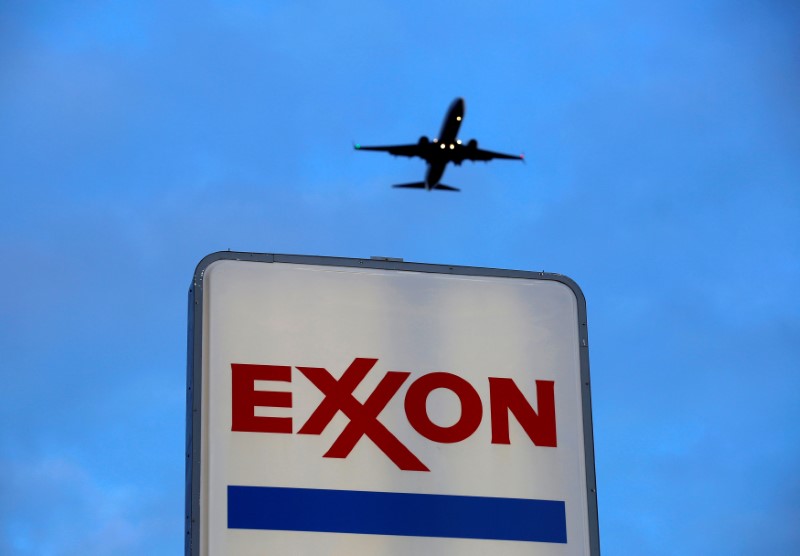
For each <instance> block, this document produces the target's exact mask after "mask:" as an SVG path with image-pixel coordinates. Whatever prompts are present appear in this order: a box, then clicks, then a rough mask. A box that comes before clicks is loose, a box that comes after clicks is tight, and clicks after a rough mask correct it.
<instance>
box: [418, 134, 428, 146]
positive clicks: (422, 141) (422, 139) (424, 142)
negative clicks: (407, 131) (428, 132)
mask: <svg viewBox="0 0 800 556" xmlns="http://www.w3.org/2000/svg"><path fill="white" fill-rule="evenodd" d="M429 143H430V140H429V139H428V138H427V137H425V136H424V135H423V136H422V137H420V138H419V144H420V145H422V146H424V145H427V144H429Z"/></svg>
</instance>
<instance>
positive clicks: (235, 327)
mask: <svg viewBox="0 0 800 556" xmlns="http://www.w3.org/2000/svg"><path fill="white" fill-rule="evenodd" d="M586 346H587V340H586V325H585V307H584V301H583V296H582V294H581V293H580V290H579V289H578V288H577V286H575V285H574V283H573V282H571V281H570V280H569V279H566V278H564V277H562V276H558V275H552V274H544V273H527V272H512V271H499V270H491V269H478V268H464V267H440V266H435V265H421V264H411V263H401V262H392V261H372V260H367V261H364V260H358V259H327V258H319V257H317V258H314V257H300V256H279V255H254V254H245V253H218V254H215V255H211V256H209V257H207V258H206V259H204V261H203V262H201V264H200V266H199V267H198V271H197V274H196V276H195V281H194V284H193V287H192V289H191V292H190V353H189V356H190V357H189V359H190V361H189V374H190V379H189V403H188V413H189V423H188V427H189V431H188V442H187V446H188V448H187V456H188V457H187V460H188V463H187V542H186V547H187V554H191V555H192V556H222V555H224V556H256V555H259V556H263V555H273V554H292V555H298V554H308V555H315V556H318V555H323V554H341V555H347V556H352V555H357V554H364V555H367V554H368V555H405V554H409V555H411V554H424V555H459V556H464V555H475V556H485V555H486V554H492V555H498V556H522V555H529V556H530V555H536V556H544V555H549V556H577V555H591V556H596V555H597V554H599V547H598V540H597V513H596V512H597V509H596V497H595V490H594V489H595V484H594V462H593V454H592V449H593V448H592V436H591V434H592V431H591V416H590V404H589V380H588V360H587V347H586Z"/></svg>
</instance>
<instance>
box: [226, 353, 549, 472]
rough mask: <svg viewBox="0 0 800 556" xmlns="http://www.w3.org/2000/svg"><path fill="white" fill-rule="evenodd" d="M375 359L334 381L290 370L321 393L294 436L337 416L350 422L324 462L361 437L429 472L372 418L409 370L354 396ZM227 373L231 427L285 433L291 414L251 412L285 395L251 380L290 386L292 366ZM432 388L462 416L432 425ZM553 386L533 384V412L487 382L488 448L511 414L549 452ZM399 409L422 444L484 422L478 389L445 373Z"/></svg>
mask: <svg viewBox="0 0 800 556" xmlns="http://www.w3.org/2000/svg"><path fill="white" fill-rule="evenodd" d="M377 361H378V360H377V359H370V358H364V357H357V358H356V359H354V360H353V362H352V363H351V364H350V366H349V367H348V368H347V369H346V370H345V372H344V373H343V374H342V376H341V377H340V378H339V379H338V380H337V379H336V378H334V376H333V375H332V374H331V373H330V372H328V370H327V369H325V368H322V367H296V368H297V370H299V371H300V372H301V373H302V374H303V375H304V376H305V377H306V378H307V379H308V380H309V381H310V382H311V383H312V384H313V385H314V386H316V387H317V388H318V389H319V390H320V392H322V393H323V394H324V396H325V397H324V398H323V400H322V402H320V404H319V406H318V407H317V408H316V409H315V410H314V412H313V413H312V414H311V416H310V417H309V418H308V420H307V421H306V422H305V423H304V424H303V426H302V427H300V430H298V431H297V434H311V435H320V434H322V432H323V431H324V430H325V429H326V428H327V426H328V425H329V424H330V422H331V421H332V420H333V418H334V417H335V416H336V414H337V413H338V412H340V411H341V412H342V414H344V415H346V416H347V418H348V419H349V420H350V421H349V422H348V424H347V425H346V426H345V428H344V429H343V430H342V432H341V433H340V434H339V436H338V437H337V438H336V440H335V441H334V443H333V444H332V445H331V447H330V448H329V449H328V451H327V452H325V454H324V457H327V458H346V457H347V456H349V455H350V453H351V452H352V451H353V448H355V446H356V444H357V443H358V442H359V441H360V440H361V438H363V437H367V438H369V439H370V440H371V441H372V442H373V443H374V444H375V446H377V448H378V449H379V450H381V451H382V452H383V453H384V454H386V456H387V457H388V458H389V459H390V460H391V461H392V462H393V463H394V464H395V465H396V466H397V467H398V468H399V469H402V470H404V471H429V469H428V468H427V467H426V466H425V464H424V463H422V461H420V459H419V458H418V457H417V456H416V455H415V454H414V453H413V452H411V450H409V448H408V447H407V446H406V445H405V444H403V442H401V441H400V439H398V438H397V437H396V436H395V435H394V434H393V433H392V432H391V431H390V430H389V429H388V428H386V426H385V425H384V424H383V423H381V422H380V421H379V420H378V416H379V415H380V414H381V412H382V411H383V410H384V409H385V408H386V406H387V405H388V404H389V402H390V401H391V400H392V398H394V396H395V395H396V394H397V392H399V391H400V388H401V387H402V386H403V385H404V384H405V382H406V381H407V380H408V378H409V376H410V375H411V373H408V372H400V371H389V372H387V373H386V374H385V375H384V376H383V378H382V379H381V380H380V381H379V382H378V385H377V386H376V387H375V390H373V391H372V393H371V394H369V396H368V397H367V399H366V400H365V401H364V402H363V403H362V402H360V401H359V400H358V399H356V398H355V396H354V395H353V392H354V391H355V389H356V388H357V387H358V385H359V384H361V382H362V381H363V380H364V378H365V377H366V376H367V374H369V372H370V371H371V370H372V369H373V368H374V367H375V364H376V363H377ZM231 372H232V385H231V386H232V400H231V401H232V415H231V416H232V425H231V430H233V431H238V432H260V433H283V434H287V433H291V432H292V418H291V417H263V416H256V415H255V408H256V407H280V408H291V407H292V394H291V393H290V392H275V391H267V390H256V389H255V382H256V381H275V382H291V380H292V368H291V367H289V366H279V365H248V364H242V363H233V364H231ZM437 389H445V390H449V391H451V392H452V393H454V394H455V395H456V397H457V398H458V401H459V404H460V407H461V413H460V415H459V418H458V420H457V421H456V422H455V423H454V424H452V425H450V426H441V425H438V424H436V423H434V422H433V421H432V420H431V418H430V415H429V414H428V407H427V404H428V398H429V396H430V395H431V393H432V392H433V391H435V390H437ZM554 389H555V384H554V382H553V381H550V380H537V381H536V407H537V409H536V410H534V409H533V407H532V406H531V404H530V403H529V402H528V400H527V399H526V398H525V396H524V395H523V393H522V392H521V391H520V390H519V388H518V387H517V385H516V383H515V382H514V381H513V380H512V379H510V378H495V377H489V405H490V408H491V409H490V414H491V431H492V438H491V443H492V444H510V443H511V438H510V433H509V421H510V415H513V416H514V417H515V418H516V420H517V422H518V423H519V424H520V426H521V427H522V429H523V430H524V431H525V434H527V435H528V438H530V440H531V442H533V444H534V445H536V446H543V447H556V446H557V433H556V411H555V393H554ZM404 409H405V414H406V417H407V418H408V422H409V424H410V425H411V427H412V428H413V429H414V430H415V431H417V432H418V433H419V434H420V435H421V436H423V437H425V438H427V439H428V440H431V441H433V442H438V443H443V444H450V443H454V442H461V441H463V440H466V439H467V438H469V437H470V436H472V435H473V434H474V433H475V431H477V430H478V427H479V426H480V424H481V421H482V420H483V404H482V402H481V396H480V394H479V393H478V391H477V390H476V389H475V388H474V387H473V386H472V385H471V384H470V383H469V382H468V381H467V380H465V379H464V378H462V377H459V376H457V375H455V374H452V373H446V372H434V373H428V374H425V375H422V376H420V377H419V378H417V379H416V380H414V381H413V382H412V383H411V385H410V386H409V387H408V390H407V392H406V395H405V400H404Z"/></svg>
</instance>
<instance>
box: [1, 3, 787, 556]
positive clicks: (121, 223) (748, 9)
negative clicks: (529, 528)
mask: <svg viewBox="0 0 800 556" xmlns="http://www.w3.org/2000/svg"><path fill="white" fill-rule="evenodd" d="M799 27H800V8H798V5H797V4H796V3H793V2H787V1H781V0H767V1H763V0H761V1H755V0H750V1H748V0H740V1H728V2H723V1H711V0H701V1H692V2H689V1H682V0H679V1H671V2H661V3H651V2H624V1H619V2H594V1H591V2H572V1H565V2H510V1H508V2H506V1H499V2H493V3H492V4H491V5H490V4H488V3H486V2H437V3H431V2H416V1H409V2H403V3H390V2H378V1H375V2H370V3H358V2H337V3H325V2H292V3H289V2H283V3H277V2H255V1H226V2H221V1H198V2H183V1H176V2H146V1H142V2H135V3H134V2H130V3H121V2H114V3H109V2H90V1H72V2H57V1H53V2H47V3H33V2H26V1H22V0H10V1H6V2H4V3H3V5H2V7H0V194H2V197H1V198H2V199H3V209H4V210H3V218H2V220H0V234H2V235H1V236H0V237H2V242H0V257H2V260H3V261H4V271H3V272H2V273H0V353H2V358H1V359H0V380H2V384H3V387H2V388H0V553H2V554H9V555H14V556H22V555H29V554H31V555H32V554H36V555H73V554H75V555H78V554H80V555H86V554H92V555H105V554H109V555H110V554H114V555H128V554H130V555H134V554H136V555H139V554H154V555H160V554H164V555H167V554H176V553H180V551H181V550H182V547H183V536H182V535H183V529H182V527H183V522H182V515H183V488H184V484H183V480H184V477H183V473H184V470H183V443H184V419H185V415H184V386H185V349H186V348H185V341H186V292H187V289H188V285H189V281H190V278H191V276H192V273H193V270H194V267H195V265H196V263H197V262H198V261H199V260H200V259H201V258H202V257H203V256H204V255H206V254H208V253H211V252H214V251H218V250H224V249H229V248H230V249H233V250H241V251H257V252H276V253H297V254H315V255H335V256H350V257H368V256H370V255H388V256H394V257H403V258H405V260H408V261H418V262H434V263H450V264H463V265H476V266H493V267H501V268H514V269H524V270H546V271H548V272H558V273H562V274H566V275H568V276H570V277H572V278H573V279H575V280H576V281H577V282H578V283H579V284H580V285H581V287H582V288H583V290H584V293H585V294H586V297H587V301H588V311H589V332H590V337H591V350H590V358H591V372H592V377H593V396H594V397H593V403H594V419H595V441H596V453H597V475H598V487H599V505H600V535H601V543H602V549H603V552H604V554H608V555H617V554H636V555H653V556H661V555H670V554H682V555H687V556H691V555H714V554H720V555H750V554H790V553H798V552H800V528H798V527H797V524H798V523H800V479H798V476H800V474H798V471H800V433H798V429H797V423H798V422H800V403H798V401H797V392H798V391H800V374H799V373H798V371H800V303H798V301H797V288H798V285H800V157H799V156H798V153H800V104H798V102H797V99H798V98H800V73H799V72H798V69H800V68H799V67H798V55H800V39H798V34H797V29H798V28H799ZM456 96H463V97H464V98H465V99H466V108H467V112H466V117H465V119H464V125H463V126H462V132H461V136H462V138H464V139H469V138H471V137H476V138H477V139H479V141H480V143H481V146H485V147H487V148H491V149H496V150H502V151H510V152H518V151H524V152H525V154H526V159H527V162H528V163H527V164H526V165H521V164H517V163H513V162H504V161H497V162H493V163H492V164H489V165H484V164H475V165H470V164H469V163H467V164H465V165H463V166H461V167H457V168H449V169H448V171H447V173H446V174H445V179H444V182H445V183H447V184H450V185H454V186H457V187H461V188H462V189H463V192H462V193H461V194H455V195H454V194H445V193H431V194H426V193H423V192H416V191H397V190H393V189H391V188H389V187H388V186H389V185H390V184H393V183H402V182H409V181H417V180H419V179H421V177H422V173H423V169H424V168H423V164H422V163H421V162H419V161H418V160H405V159H399V158H391V157H389V156H385V155H382V154H378V153H365V152H360V153H357V152H354V151H353V150H352V146H351V145H352V142H353V141H358V142H362V143H364V144H374V143H377V144H380V143H394V142H406V141H408V142H412V141H415V140H416V139H417V138H418V137H419V136H420V135H422V134H425V135H429V136H434V135H435V134H436V133H437V131H438V129H439V126H440V123H441V118H442V117H443V114H444V111H445V109H446V107H447V105H448V104H449V103H450V102H451V101H452V100H453V98H455V97H456Z"/></svg>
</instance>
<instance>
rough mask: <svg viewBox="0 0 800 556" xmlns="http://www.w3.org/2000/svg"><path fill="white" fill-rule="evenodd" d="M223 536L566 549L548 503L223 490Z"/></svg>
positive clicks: (557, 514) (554, 505) (557, 515)
mask: <svg viewBox="0 0 800 556" xmlns="http://www.w3.org/2000/svg"><path fill="white" fill-rule="evenodd" d="M228 528H230V529H276V530H282V531H322V532H327V533H360V534H368V535H403V536H414V537H453V538H465V539H497V540H508V541H536V542H551V543H566V542H567V518H566V510H565V505H564V502H560V501H556V500H524V499H520V498H485V497H479V496H444V495H439V494H405V493H397V492H362V491H354V490H318V489H310V488H278V487H252V486H229V487H228Z"/></svg>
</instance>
